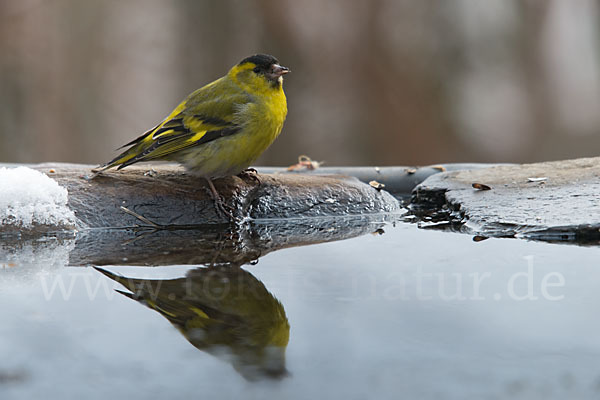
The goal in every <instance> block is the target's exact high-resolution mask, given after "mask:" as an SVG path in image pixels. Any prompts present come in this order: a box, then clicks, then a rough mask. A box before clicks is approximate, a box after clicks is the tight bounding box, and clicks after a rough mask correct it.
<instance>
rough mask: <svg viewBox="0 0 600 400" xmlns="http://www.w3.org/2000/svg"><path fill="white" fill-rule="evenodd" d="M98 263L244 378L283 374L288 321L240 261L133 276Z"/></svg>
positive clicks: (132, 295)
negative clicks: (156, 276) (179, 274)
mask: <svg viewBox="0 0 600 400" xmlns="http://www.w3.org/2000/svg"><path fill="white" fill-rule="evenodd" d="M96 269H97V270H98V271H99V272H101V273H103V274H104V275H106V276H107V277H109V278H110V279H112V280H114V281H116V282H118V283H120V284H121V285H123V286H124V287H126V288H127V289H128V290H129V291H130V292H126V291H121V290H117V292H119V293H121V294H123V295H124V296H126V297H129V298H130V299H133V300H137V301H138V302H140V303H142V304H144V305H145V306H147V307H149V308H151V309H153V310H154V311H156V312H158V313H159V314H160V315H162V316H163V317H165V318H166V319H168V320H169V322H171V324H173V326H175V327H176V328H177V329H178V330H179V331H180V332H181V334H182V335H183V336H184V337H185V338H186V339H187V340H188V341H189V342H190V343H191V344H192V345H193V346H194V347H196V348H197V349H199V350H202V351H205V352H207V353H209V354H212V355H214V356H216V357H218V358H222V359H224V360H226V361H228V362H229V363H231V364H232V366H233V367H234V368H235V370H236V371H238V372H239V373H240V374H241V375H242V376H243V377H244V378H246V379H248V380H251V381H253V380H258V379H262V378H270V379H281V378H284V377H285V376H287V374H288V371H287V369H286V367H285V364H286V362H285V352H286V348H287V345H288V341H289V337H290V324H289V322H288V319H287V316H286V315H285V310H284V309H283V305H282V304H281V303H280V302H279V300H277V299H276V298H275V297H274V296H273V295H272V294H271V293H269V291H268V290H267V289H266V288H265V286H264V285H263V283H262V282H261V281H259V280H258V279H256V278H255V277H254V276H253V275H252V274H250V273H249V272H248V271H246V270H244V269H242V268H240V266H239V265H235V264H229V265H223V266H217V267H210V268H202V267H200V268H197V269H195V270H191V271H189V272H188V274H187V275H186V277H184V278H178V279H166V280H149V279H136V278H128V277H124V276H119V275H116V274H114V273H112V272H110V271H108V270H105V269H102V268H98V267H96Z"/></svg>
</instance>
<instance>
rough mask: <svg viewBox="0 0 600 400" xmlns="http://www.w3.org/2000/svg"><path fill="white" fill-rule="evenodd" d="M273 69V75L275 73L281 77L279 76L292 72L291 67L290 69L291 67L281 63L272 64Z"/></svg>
mask: <svg viewBox="0 0 600 400" xmlns="http://www.w3.org/2000/svg"><path fill="white" fill-rule="evenodd" d="M271 71H272V72H271V73H272V74H273V75H275V76H276V77H279V76H282V75H285V74H287V73H288V72H290V69H289V68H287V67H282V66H281V65H279V64H273V65H272V66H271Z"/></svg>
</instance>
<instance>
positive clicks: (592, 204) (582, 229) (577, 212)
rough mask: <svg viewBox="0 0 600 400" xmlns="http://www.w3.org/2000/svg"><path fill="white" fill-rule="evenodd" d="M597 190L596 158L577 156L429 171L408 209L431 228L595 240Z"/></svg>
mask: <svg viewBox="0 0 600 400" xmlns="http://www.w3.org/2000/svg"><path fill="white" fill-rule="evenodd" d="M598 193H600V158H599V157H596V158H582V159H576V160H565V161H553V162H543V163H534V164H523V165H504V166H495V167H491V168H486V169H474V170H464V171H454V172H445V173H441V174H437V175H433V176H431V177H429V178H427V179H426V180H425V181H424V182H423V183H422V184H421V185H419V186H418V187H417V188H416V189H415V191H414V192H413V196H412V200H411V202H412V205H411V208H412V210H413V212H415V213H416V214H418V215H419V216H420V217H421V218H422V219H427V220H429V221H431V226H432V227H435V226H438V227H443V228H447V227H448V226H449V225H450V226H452V227H453V229H456V230H459V231H461V232H466V233H471V234H475V235H479V236H483V237H521V238H527V239H534V240H543V241H559V242H561V241H563V242H564V241H568V242H575V243H579V244H594V245H597V244H599V243H600V207H598ZM436 224H437V225H436Z"/></svg>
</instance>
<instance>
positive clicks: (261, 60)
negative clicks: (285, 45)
mask: <svg viewBox="0 0 600 400" xmlns="http://www.w3.org/2000/svg"><path fill="white" fill-rule="evenodd" d="M247 62H251V63H254V64H256V65H257V66H259V67H265V68H267V67H270V66H271V65H273V64H279V61H278V60H277V59H276V58H275V57H273V56H270V55H268V54H255V55H253V56H250V57H246V58H244V59H243V60H242V61H240V63H239V64H238V65H242V64H245V63H247Z"/></svg>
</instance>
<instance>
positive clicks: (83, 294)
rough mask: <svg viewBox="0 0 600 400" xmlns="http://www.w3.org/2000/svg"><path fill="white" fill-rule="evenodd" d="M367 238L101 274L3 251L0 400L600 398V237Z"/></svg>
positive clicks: (48, 248)
mask: <svg viewBox="0 0 600 400" xmlns="http://www.w3.org/2000/svg"><path fill="white" fill-rule="evenodd" d="M365 232H373V234H368V233H367V234H364V235H362V236H357V237H354V238H349V239H346V240H339V241H332V242H328V243H321V244H312V245H308V246H300V247H292V248H282V249H280V250H277V251H272V252H270V253H268V254H264V255H258V257H257V258H258V263H254V262H253V263H252V264H255V265H251V264H249V263H247V261H248V260H247V258H243V257H242V258H239V257H238V258H237V259H236V260H234V261H232V262H227V260H223V259H222V258H219V259H218V262H215V263H213V264H214V265H212V266H206V265H204V264H206V262H205V260H206V258H207V257H208V256H207V254H205V253H206V252H208V253H210V250H207V248H208V249H210V248H211V247H210V246H205V245H202V246H199V245H198V251H199V252H203V254H200V255H198V257H199V258H198V259H199V260H204V261H202V264H194V263H192V264H189V263H186V262H183V261H182V260H181V259H179V261H178V262H179V263H181V265H163V266H159V267H139V266H137V267H136V266H130V265H112V266H104V267H102V268H103V270H105V272H104V273H103V272H102V271H101V270H97V269H94V268H93V267H84V266H67V265H69V264H72V263H73V261H72V260H71V261H69V259H70V258H71V259H72V258H73V257H74V255H73V254H72V253H73V252H74V250H73V249H74V248H76V246H77V244H76V242H75V239H69V238H66V239H64V240H60V241H56V240H48V241H46V242H44V243H43V244H41V245H40V244H39V243H37V242H36V243H24V244H22V245H21V246H19V247H17V248H14V246H13V247H11V250H10V251H9V250H7V248H5V249H4V250H3V253H1V254H2V256H3V257H4V258H5V259H6V260H2V259H0V277H1V279H0V313H1V315H2V316H3V322H2V325H1V326H0V336H1V337H2V341H0V354H2V355H3V357H2V359H1V360H0V398H2V399H29V398H42V397H43V398H48V399H62V398H72V397H75V396H82V397H85V398H88V399H101V398H106V397H108V396H119V397H122V398H132V399H137V398H140V399H142V398H144V399H146V398H169V397H184V396H187V397H193V398H248V399H254V398H256V399H264V398H287V399H295V398H297V399H305V398H309V397H312V398H340V399H366V398H380V399H386V398H390V399H392V398H394V399H396V398H421V399H427V398H431V399H434V398H435V399H437V398H442V397H443V398H456V399H463V398H466V397H467V396H469V397H473V398H523V399H535V398H561V399H562V398H596V397H598V396H600V367H599V366H598V365H599V363H598V359H599V356H600V338H599V335H598V332H599V328H600V324H599V323H598V318H597V315H596V311H597V306H598V304H600V291H599V290H597V287H596V285H597V284H598V282H599V281H600V272H599V270H598V265H597V260H598V256H599V255H600V254H599V250H598V249H597V248H593V247H590V248H585V247H576V246H564V245H556V244H545V243H536V242H527V241H520V240H514V239H488V240H484V241H481V242H474V241H473V240H472V238H471V237H469V236H466V235H459V234H454V233H444V232H436V231H429V230H420V229H418V228H417V227H416V226H415V225H410V224H404V223H397V224H395V225H392V224H383V223H378V224H372V225H370V227H369V229H365ZM173 234H174V235H177V233H173ZM150 235H152V233H150ZM181 235H182V234H181V233H179V236H178V237H179V238H180V239H181ZM140 240H144V239H140ZM161 240H162V241H163V243H164V244H165V246H167V247H168V244H169V235H165V236H164V237H163V238H162V239H161ZM173 240H175V239H173ZM187 243H188V248H187V250H188V251H190V252H191V253H193V252H194V244H193V241H192V242H187ZM204 244H206V243H204ZM183 247H185V246H183V245H179V249H180V250H181V251H183V250H182V249H183ZM215 249H216V247H215ZM122 250H123V249H120V250H118V251H122ZM115 251H117V250H115ZM169 251H172V249H171V250H166V251H165V252H166V253H168V252H169ZM214 251H215V252H216V251H217V250H214ZM209 255H210V254H209ZM119 257H121V253H119ZM126 258H127V257H123V259H124V260H125V261H127V260H126ZM250 258H256V257H254V256H253V257H250ZM184 261H185V260H184ZM192 261H193V260H192ZM124 263H125V262H124ZM94 264H96V265H98V263H97V262H96V263H94ZM183 264H187V265H183ZM111 273H112V274H113V275H111ZM119 281H120V282H121V283H119ZM158 282H161V283H160V285H159V284H158ZM128 285H129V287H128ZM115 289H117V290H119V291H121V292H122V293H119V292H117V291H116V290H115ZM132 290H133V291H132ZM144 290H145V292H144ZM161 291H162V292H161ZM144 296H146V297H144Z"/></svg>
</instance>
